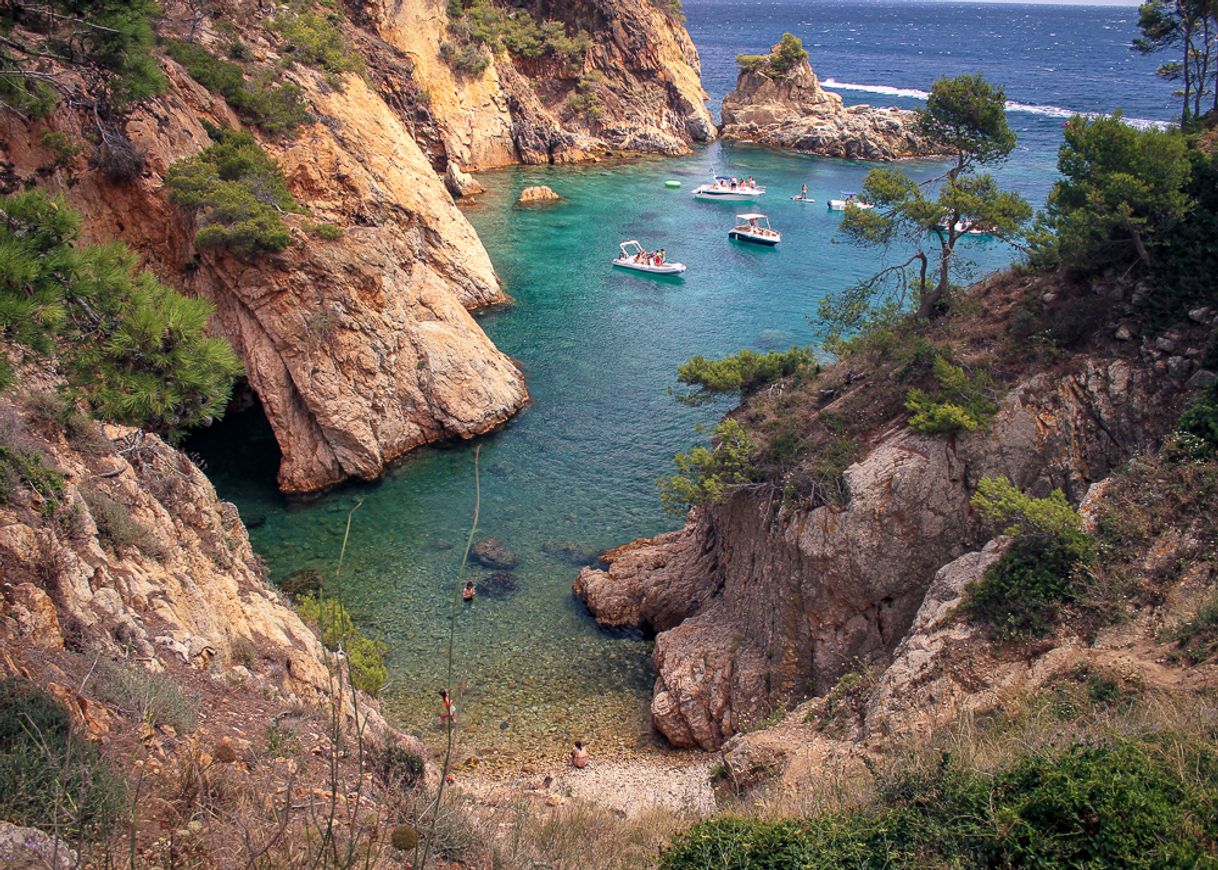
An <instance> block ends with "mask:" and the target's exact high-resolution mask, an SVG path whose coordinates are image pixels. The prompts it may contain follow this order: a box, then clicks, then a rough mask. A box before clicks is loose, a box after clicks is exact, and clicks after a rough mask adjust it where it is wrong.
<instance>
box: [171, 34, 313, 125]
mask: <svg viewBox="0 0 1218 870" xmlns="http://www.w3.org/2000/svg"><path fill="white" fill-rule="evenodd" d="M165 51H166V53H167V54H168V55H169V56H170V57H172V58H173V59H174V60H176V61H177V62H178V63H180V64H182V66H184V67H185V68H186V71H187V72H188V73H190V77H191V78H193V79H194V80H195V81H197V82H198V83H199V84H201V85H202V86H203V87H205V88H207V89H208V90H209V91H211V92H212V93H215V94H219V95H220V96H222V97H224V99H225V101H227V102H228V104H229V105H230V106H232V107H233V110H234V111H236V113H237V114H238V115H240V116H241V118H242V120H244V121H247V122H248V123H250V124H253V125H254V126H256V127H257V128H258V129H259V130H262V131H263V132H264V133H269V134H270V135H272V136H279V135H283V136H291V135H293V134H294V133H295V132H296V129H297V128H298V127H300V125H302V124H304V123H307V122H308V120H309V112H308V109H307V108H306V107H305V104H304V100H303V99H302V98H301V90H300V88H298V87H297V86H296V85H294V84H291V83H288V84H282V85H272V84H271V83H270V82H268V81H266V80H265V79H262V78H255V79H254V80H253V81H250V82H247V81H246V80H245V71H244V70H243V69H242V68H241V66H240V64H235V63H232V62H231V61H227V60H222V59H221V58H218V57H216V56H215V55H213V54H212V53H211V52H209V51H208V50H207V49H205V48H203V46H201V45H196V44H195V43H193V42H182V41H179V40H171V41H169V42H167V43H166V45H165Z"/></svg>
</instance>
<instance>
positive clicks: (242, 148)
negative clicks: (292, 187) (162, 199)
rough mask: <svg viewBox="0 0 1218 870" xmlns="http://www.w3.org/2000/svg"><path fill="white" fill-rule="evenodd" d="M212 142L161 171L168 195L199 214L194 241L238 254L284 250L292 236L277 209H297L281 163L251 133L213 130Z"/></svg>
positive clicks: (200, 245) (206, 246)
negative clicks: (279, 164)
mask: <svg viewBox="0 0 1218 870" xmlns="http://www.w3.org/2000/svg"><path fill="white" fill-rule="evenodd" d="M213 133H214V135H213V138H214V139H215V140H216V141H215V144H213V145H211V146H209V147H208V148H206V149H204V150H203V151H201V152H200V153H198V154H196V155H195V156H194V157H190V158H188V159H186V160H179V161H178V162H177V163H174V164H173V165H172V166H170V167H169V170H168V171H167V172H166V173H165V186H166V187H168V188H169V192H170V198H171V199H172V200H173V201H174V202H175V203H176V204H177V205H179V206H181V207H182V208H185V209H189V210H191V211H193V212H194V213H196V214H198V215H199V230H198V232H197V233H196V234H195V244H196V245H197V246H198V247H200V248H209V247H226V248H228V249H229V250H231V251H232V252H233V253H235V254H237V255H238V256H242V257H251V256H254V255H255V254H257V253H259V252H262V251H282V250H283V249H284V248H286V247H287V246H288V245H289V244H290V243H291V241H292V234H291V231H290V230H289V229H288V225H287V224H286V223H284V221H283V218H282V217H281V214H282V213H283V212H288V211H299V209H300V206H299V205H298V204H297V203H296V200H294V199H293V198H292V194H291V193H290V192H289V191H288V187H287V183H286V182H285V181H284V179H283V175H282V174H281V173H280V171H279V166H278V165H277V164H276V163H275V161H274V160H272V159H271V158H270V157H269V156H267V154H266V152H265V151H263V150H262V147H261V146H260V145H259V144H258V143H257V142H256V141H254V137H253V136H251V135H250V134H249V133H246V132H243V131H234V130H215V131H213Z"/></svg>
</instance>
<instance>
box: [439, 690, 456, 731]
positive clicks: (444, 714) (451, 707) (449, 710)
mask: <svg viewBox="0 0 1218 870" xmlns="http://www.w3.org/2000/svg"><path fill="white" fill-rule="evenodd" d="M440 703H441V704H442V705H443V709H442V710H441V711H440V726H441V727H443V726H444V725H445V724H446V723H447V724H449V725H456V724H457V705H456V704H454V703H453V699H452V698H450V697H448V689H441V690H440Z"/></svg>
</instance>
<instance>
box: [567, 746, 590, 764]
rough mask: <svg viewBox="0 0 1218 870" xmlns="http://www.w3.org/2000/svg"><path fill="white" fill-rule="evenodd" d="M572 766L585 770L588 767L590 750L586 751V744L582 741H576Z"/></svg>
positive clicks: (572, 754)
mask: <svg viewBox="0 0 1218 870" xmlns="http://www.w3.org/2000/svg"><path fill="white" fill-rule="evenodd" d="M571 766H572V767H579V768H584V767H587V766H588V750H587V749H584V744H583V743H581V742H580V741H578V740H576V741H575V748H574V749H572V750H571Z"/></svg>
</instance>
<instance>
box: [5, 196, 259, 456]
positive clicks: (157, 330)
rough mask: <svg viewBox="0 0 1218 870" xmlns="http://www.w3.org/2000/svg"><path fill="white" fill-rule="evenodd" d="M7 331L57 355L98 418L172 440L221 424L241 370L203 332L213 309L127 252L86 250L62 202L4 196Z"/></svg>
mask: <svg viewBox="0 0 1218 870" xmlns="http://www.w3.org/2000/svg"><path fill="white" fill-rule="evenodd" d="M0 217H2V220H3V223H0V276H2V277H0V334H3V336H4V337H5V338H6V339H8V340H13V341H19V342H21V343H22V344H25V345H26V346H28V347H30V348H31V349H32V350H34V351H35V352H36V353H41V354H44V355H53V356H56V357H57V358H58V361H59V363H60V365H61V368H62V370H63V371H64V374H65V375H66V377H67V380H68V385H69V387H70V389H71V390H72V392H73V393H75V394H76V395H77V396H78V397H79V398H80V399H81V400H82V401H83V402H84V403H85V404H86V405H88V407H89V408H90V409H91V410H92V411H93V412H94V413H95V414H96V415H97V416H99V417H101V418H103V419H107V420H113V421H115V422H120V423H127V424H130V425H134V426H140V427H144V428H147V429H151V430H153V431H155V432H158V433H160V434H162V435H165V436H167V437H170V438H174V437H176V436H177V435H178V434H179V433H180V432H181V431H182V430H183V429H185V428H187V427H190V426H194V425H198V424H199V423H201V422H204V421H205V420H207V419H209V418H212V417H216V416H219V415H220V414H221V413H222V412H223V410H224V406H225V405H226V403H227V401H228V396H229V391H230V390H231V388H232V384H233V380H234V379H235V378H236V377H237V375H239V374H240V373H241V363H240V361H239V360H238V359H237V357H236V355H235V354H234V353H233V350H232V348H231V347H229V345H228V343H227V342H226V341H224V340H223V339H217V338H210V337H208V336H207V335H206V333H205V332H204V329H205V328H206V326H207V321H208V319H209V318H210V316H211V313H212V307H211V305H210V304H209V303H207V302H205V301H203V300H201V299H192V298H188V297H185V296H182V295H181V294H180V293H178V292H177V291H175V290H173V289H172V288H170V287H167V286H165V285H164V284H161V283H160V282H159V281H157V280H156V278H155V277H153V275H152V274H151V273H149V272H147V271H144V270H141V269H139V268H138V265H137V258H136V256H135V254H134V253H133V252H132V251H130V250H129V249H128V248H127V247H126V246H125V245H122V244H117V243H116V244H110V245H84V246H82V245H76V244H75V241H76V233H77V229H78V227H79V219H78V218H77V216H76V214H75V213H74V212H73V211H72V210H71V209H70V208H68V206H67V205H66V203H64V202H63V201H62V200H61V199H58V198H55V197H50V196H47V195H46V194H45V193H42V192H41V191H29V192H26V193H22V194H17V195H15V196H9V197H4V198H2V199H0Z"/></svg>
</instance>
